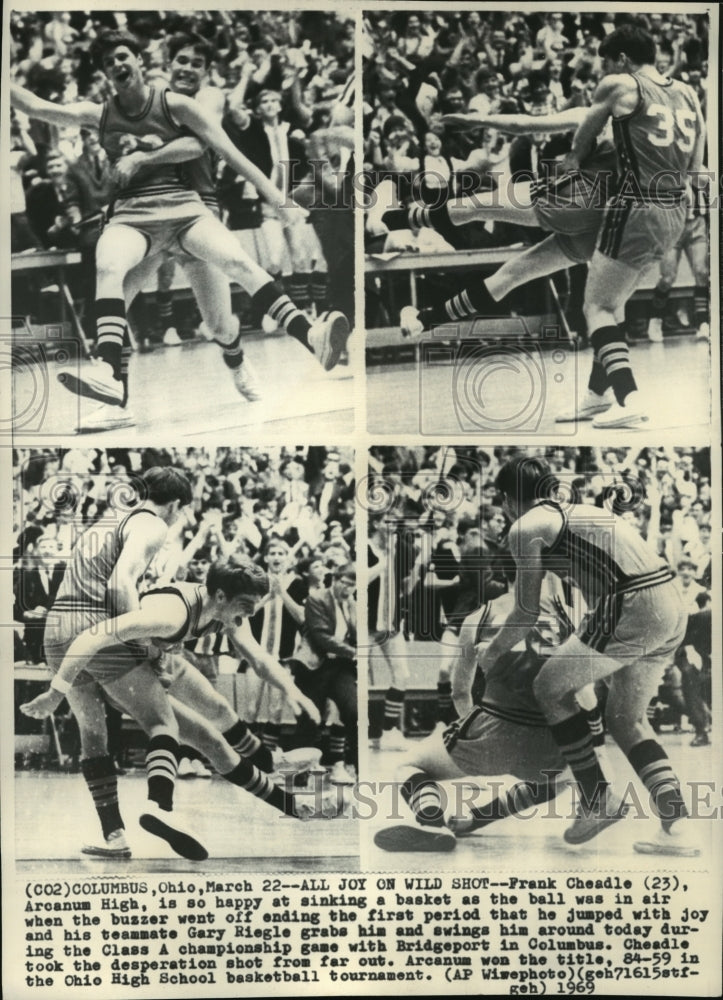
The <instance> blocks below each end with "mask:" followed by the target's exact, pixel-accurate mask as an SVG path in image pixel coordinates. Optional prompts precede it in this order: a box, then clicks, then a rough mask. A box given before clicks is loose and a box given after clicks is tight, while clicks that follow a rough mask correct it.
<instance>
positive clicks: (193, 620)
mask: <svg viewBox="0 0 723 1000" xmlns="http://www.w3.org/2000/svg"><path fill="white" fill-rule="evenodd" d="M204 589H205V588H204V586H203V584H196V583H174V584H173V585H172V586H169V587H156V588H155V589H153V590H147V591H146V592H145V594H143V596H142V597H141V607H143V601H145V600H146V598H148V597H153V596H154V595H158V594H173V595H174V596H175V597H180V599H181V600H182V601H183V604H184V606H185V609H186V619H185V622H184V624H183V625H182V626H181V628H179V630H178V632H176V633H175V635H172V636H170V638H165V639H161V638H158V637H156V636H153V637H152V641H153V645H154V646H157V647H158V648H159V649H162V650H167V649H172V648H173V647H175V646H179V647H180V645H181V644H182V643H184V642H187V641H188V640H189V639H198V638H199V637H200V636H203V635H211V634H214V633H218V632H221V631H222V630H223V629H224V627H225V626H224V624H223V622H221V621H218V620H217V619H215V618H214V619H211V621H210V622H208V623H207V624H206V625H204V626H203V627H200V626H199V624H198V623H199V619H200V617H201V612H202V610H203V591H204Z"/></svg>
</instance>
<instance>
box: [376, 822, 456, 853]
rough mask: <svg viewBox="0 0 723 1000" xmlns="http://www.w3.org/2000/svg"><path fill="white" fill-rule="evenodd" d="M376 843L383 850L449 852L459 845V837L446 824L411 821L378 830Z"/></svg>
mask: <svg viewBox="0 0 723 1000" xmlns="http://www.w3.org/2000/svg"><path fill="white" fill-rule="evenodd" d="M374 843H375V844H376V846H377V847H380V848H381V849H382V850H383V851H393V852H398V851H404V852H406V851H412V852H415V853H420V854H421V853H430V854H431V853H438V852H444V853H445V854H447V853H449V852H450V851H453V850H454V849H455V847H456V846H457V838H456V837H455V835H454V834H453V833H452V831H451V830H448V829H447V827H446V826H426V825H424V824H422V823H418V822H411V821H410V822H409V823H398V824H397V825H396V826H388V827H387V828H386V829H384V830H378V831H377V832H376V833H375V834H374Z"/></svg>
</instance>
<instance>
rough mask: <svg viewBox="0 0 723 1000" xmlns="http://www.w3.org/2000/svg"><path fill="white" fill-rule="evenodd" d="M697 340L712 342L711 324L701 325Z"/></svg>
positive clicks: (697, 332) (696, 336)
mask: <svg viewBox="0 0 723 1000" xmlns="http://www.w3.org/2000/svg"><path fill="white" fill-rule="evenodd" d="M695 339H696V340H710V323H701V324H700V326H699V327H698V329H697V330H696V334H695Z"/></svg>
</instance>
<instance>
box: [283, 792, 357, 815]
mask: <svg viewBox="0 0 723 1000" xmlns="http://www.w3.org/2000/svg"><path fill="white" fill-rule="evenodd" d="M347 807H348V801H347V797H346V792H345V790H344V788H343V787H342V786H335V787H333V788H330V789H328V790H326V791H320V790H318V789H317V790H314V791H311V792H296V793H295V795H294V811H295V812H296V818H297V819H300V820H301V821H302V822H304V823H306V822H308V820H311V819H336V818H337V817H339V816H344V814H345V812H346V810H347Z"/></svg>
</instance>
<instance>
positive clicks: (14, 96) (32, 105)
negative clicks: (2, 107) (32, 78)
mask: <svg viewBox="0 0 723 1000" xmlns="http://www.w3.org/2000/svg"><path fill="white" fill-rule="evenodd" d="M10 103H11V105H12V106H13V107H14V108H17V110H18V111H24V112H25V114H26V115H28V117H30V118H38V119H39V120H40V121H43V122H48V124H50V125H93V126H95V127H96V128H98V126H99V125H100V116H101V113H102V111H103V106H102V104H93V102H92V101H76V102H75V103H74V104H54V103H53V102H52V101H45V100H43V98H42V97H38V96H37V94H34V93H33V92H32V91H31V90H26V89H25V87H21V86H19V84H17V83H11V84H10Z"/></svg>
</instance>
